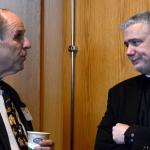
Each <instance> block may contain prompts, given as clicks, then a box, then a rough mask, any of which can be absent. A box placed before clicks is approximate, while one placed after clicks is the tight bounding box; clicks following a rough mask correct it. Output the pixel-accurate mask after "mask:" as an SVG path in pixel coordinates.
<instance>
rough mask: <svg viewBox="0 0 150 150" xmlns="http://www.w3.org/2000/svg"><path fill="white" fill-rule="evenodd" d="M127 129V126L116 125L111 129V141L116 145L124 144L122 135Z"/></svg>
mask: <svg viewBox="0 0 150 150" xmlns="http://www.w3.org/2000/svg"><path fill="white" fill-rule="evenodd" d="M128 128H129V125H127V124H122V123H117V124H116V125H115V126H113V128H112V136H113V140H114V142H115V143H117V144H124V133H125V131H126V130H127V129H128Z"/></svg>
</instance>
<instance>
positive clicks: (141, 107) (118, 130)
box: [95, 11, 150, 150]
mask: <svg viewBox="0 0 150 150" xmlns="http://www.w3.org/2000/svg"><path fill="white" fill-rule="evenodd" d="M122 29H123V31H124V44H125V46H126V47H127V52H126V54H127V56H128V58H129V60H130V61H131V63H132V64H133V66H134V68H135V69H136V70H137V71H138V72H140V73H141V75H139V76H136V77H133V78H130V79H128V80H126V81H123V82H121V83H119V84H117V85H115V86H114V87H112V88H111V89H110V90H109V94H108V104H107V110H106V112H105V115H104V117H103V118H102V121H101V122H100V124H99V126H98V130H97V136H96V142H95V150H149V149H150V11H146V12H141V13H138V14H136V15H134V16H132V17H131V18H129V19H128V20H127V21H126V22H125V23H123V25H122Z"/></svg>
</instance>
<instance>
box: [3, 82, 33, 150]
mask: <svg viewBox="0 0 150 150" xmlns="http://www.w3.org/2000/svg"><path fill="white" fill-rule="evenodd" d="M0 89H2V90H5V91H7V92H8V93H9V96H10V97H11V99H12V100H13V103H14V105H15V108H16V110H17V111H18V114H19V117H20V120H21V122H22V123H23V125H24V127H25V129H26V131H28V130H29V131H32V130H33V128H32V124H31V121H27V120H26V118H25V117H24V114H23V112H22V111H21V109H20V108H21V107H26V106H25V104H24V103H23V102H21V100H20V97H19V96H18V94H17V93H16V91H15V90H14V89H13V88H12V87H10V86H9V85H8V84H6V83H5V82H3V81H0ZM0 150H11V148H10V143H9V139H8V135H7V131H6V128H5V125H4V122H3V119H2V117H1V115H0Z"/></svg>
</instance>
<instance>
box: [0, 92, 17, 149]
mask: <svg viewBox="0 0 150 150" xmlns="http://www.w3.org/2000/svg"><path fill="white" fill-rule="evenodd" d="M0 114H1V116H2V118H3V121H4V124H5V127H6V131H7V134H8V138H9V142H10V147H11V150H19V147H18V144H17V142H16V139H15V136H14V134H13V132H12V129H11V126H10V124H9V120H8V116H7V112H6V108H5V104H4V99H3V96H2V91H1V90H0Z"/></svg>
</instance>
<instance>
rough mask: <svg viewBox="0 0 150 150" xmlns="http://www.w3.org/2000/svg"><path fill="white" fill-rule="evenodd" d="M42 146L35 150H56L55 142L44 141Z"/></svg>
mask: <svg viewBox="0 0 150 150" xmlns="http://www.w3.org/2000/svg"><path fill="white" fill-rule="evenodd" d="M39 145H40V146H37V147H35V148H34V150H54V142H53V141H52V140H51V139H49V140H43V141H41V142H40V143H39Z"/></svg>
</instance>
